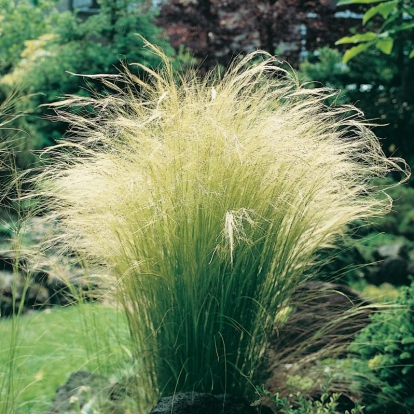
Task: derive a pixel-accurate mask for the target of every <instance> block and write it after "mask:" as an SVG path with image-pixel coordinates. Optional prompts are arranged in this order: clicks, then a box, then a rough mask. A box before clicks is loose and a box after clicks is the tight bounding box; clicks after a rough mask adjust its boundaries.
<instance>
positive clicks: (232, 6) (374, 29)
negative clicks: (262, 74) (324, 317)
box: [0, 0, 414, 413]
mask: <svg viewBox="0 0 414 414" xmlns="http://www.w3.org/2000/svg"><path fill="white" fill-rule="evenodd" d="M137 34H139V35H140V36H142V37H143V38H145V39H147V40H148V41H149V42H151V43H153V44H155V45H158V46H160V47H161V48H162V49H163V50H164V52H165V53H166V54H167V55H168V56H169V57H171V58H172V59H173V60H174V62H175V64H176V66H177V67H181V68H185V67H188V66H193V67H196V68H198V69H199V72H200V76H203V75H204V74H205V73H207V72H208V71H209V70H210V69H212V68H213V67H214V66H216V65H217V64H218V65H221V66H222V67H223V68H224V69H225V68H226V67H228V66H229V65H230V64H231V63H232V62H233V61H234V60H235V59H238V57H239V56H240V55H245V54H247V53H249V52H251V51H253V50H256V49H262V50H265V51H267V52H269V53H271V54H276V55H277V56H278V57H279V58H280V60H281V61H285V62H287V63H288V64H289V65H290V67H292V68H294V69H295V70H297V71H298V77H299V79H300V80H301V81H303V82H309V87H312V86H313V85H318V86H320V85H325V86H328V87H331V88H334V89H337V90H340V94H339V96H338V97H337V98H335V102H330V103H332V104H336V103H337V104H353V105H355V106H356V107H357V108H359V109H360V110H361V111H362V112H363V113H364V114H365V117H366V118H367V119H368V120H372V122H373V124H374V125H373V129H374V132H375V133H376V135H377V136H379V137H380V139H381V142H382V146H383V150H384V152H385V153H386V154H387V155H390V156H391V155H392V156H401V157H403V158H404V159H405V160H406V161H407V163H408V164H409V165H410V166H411V167H413V166H414V57H413V56H414V54H413V47H414V2H413V0H368V1H364V0H360V1H358V0H342V1H341V2H339V3H338V2H336V1H335V0H245V1H240V0H226V1H222V0H152V1H151V0H0V103H2V106H0V125H1V126H2V129H0V140H1V144H2V145H6V144H7V146H3V148H2V149H6V151H5V152H4V154H5V155H4V160H3V161H4V162H3V164H0V169H1V171H0V188H1V189H2V193H3V194H6V195H7V196H6V197H4V199H3V200H2V201H3V204H4V205H5V207H7V209H8V214H10V212H11V211H12V210H13V209H14V210H16V206H15V205H14V202H13V200H14V198H15V196H16V191H17V190H16V187H15V186H14V185H13V173H11V172H10V170H8V169H7V168H4V166H10V165H12V166H14V167H16V168H17V170H18V171H20V172H25V171H29V169H30V168H33V167H38V166H39V159H38V158H37V157H35V156H34V155H33V153H34V152H36V151H38V150H41V149H44V148H46V147H48V146H49V145H51V144H53V143H56V142H59V139H60V138H62V137H63V136H64V134H65V132H67V125H64V124H62V123H60V122H53V111H51V110H50V108H49V107H48V104H50V103H52V102H54V101H56V100H60V99H62V97H64V96H65V95H67V94H77V95H82V96H88V95H89V94H90V93H91V92H90V91H91V90H93V91H95V92H98V93H102V94H105V93H109V92H110V91H106V90H105V86H104V85H103V84H102V83H98V82H95V81H94V79H93V77H85V76H76V75H75V74H81V75H94V74H102V73H106V74H113V75H115V74H117V73H118V72H119V71H120V70H122V67H123V66H124V65H127V66H128V67H129V68H130V70H131V71H132V72H133V73H134V74H136V75H137V76H138V77H140V76H144V74H143V73H142V72H140V69H139V67H138V66H134V65H132V64H133V63H140V64H143V65H147V66H150V67H153V68H156V67H157V66H158V65H159V63H160V62H159V58H158V57H157V56H156V55H154V54H153V53H151V52H150V51H149V50H148V49H146V48H144V47H143V40H142V38H141V37H140V36H137ZM285 66H287V65H285ZM10 96H15V97H16V99H14V101H13V103H12V104H10V105H9V104H8V103H9V97H10ZM51 119H52V122H51ZM398 179H399V177H389V181H387V182H386V183H383V182H382V183H378V185H381V186H385V187H386V186H390V187H392V186H393V184H394V182H395V180H398ZM10 183H12V184H10ZM10 188H14V190H13V191H11V190H10V191H9V189H10ZM389 192H390V195H391V196H392V198H393V199H394V200H395V203H394V208H393V211H392V212H391V213H390V214H389V215H388V216H386V217H384V218H381V219H378V220H374V221H373V222H372V226H371V227H367V226H364V227H362V228H361V227H359V223H355V226H354V228H353V229H352V230H353V231H352V239H351V238H344V240H343V243H342V245H341V246H339V248H338V250H337V254H336V256H335V257H334V259H333V260H331V261H330V263H328V264H327V265H326V266H324V267H323V268H322V269H321V270H320V279H322V280H325V281H332V280H335V281H339V282H340V283H344V284H348V285H350V286H351V287H353V288H354V289H357V290H359V291H361V292H362V293H363V294H365V295H366V296H368V297H369V298H370V299H371V300H373V301H382V300H384V297H385V298H388V299H394V298H395V297H397V296H398V294H399V291H400V290H401V291H402V293H401V296H399V297H400V299H398V300H399V303H401V304H404V306H405V308H404V311H400V312H399V311H398V309H396V310H395V311H394V312H395V315H394V316H393V317H394V319H395V320H399V319H400V323H399V324H394V325H393V327H394V328H384V326H385V324H384V318H388V316H387V317H386V316H384V317H381V316H380V317H377V318H376V319H375V320H374V321H373V322H374V325H372V326H371V327H370V328H369V329H368V330H366V331H365V332H363V333H362V334H361V336H360V338H359V340H360V342H361V343H365V344H367V343H371V345H365V346H358V345H354V348H353V352H354V353H355V355H357V356H358V358H359V361H365V362H364V363H363V364H362V362H359V365H358V367H359V368H358V369H362V368H361V367H363V370H365V371H364V372H363V374H364V375H365V374H366V375H365V378H370V379H369V381H371V383H372V384H373V385H372V387H373V388H375V387H376V388H375V390H374V391H372V389H371V392H373V393H374V395H375V396H378V395H379V396H381V397H382V396H385V394H387V393H388V394H387V395H392V394H393V393H394V392H397V393H398V394H399V395H401V396H402V397H401V398H405V399H406V401H407V404H408V405H409V407H408V408H407V406H404V407H403V408H401V406H398V407H396V406H392V405H391V406H390V407H387V408H384V405H382V406H381V407H382V408H381V409H382V410H383V411H381V412H384V413H387V412H393V413H395V412H397V411H398V410H400V411H398V412H401V413H404V412H411V411H409V410H414V403H413V398H414V387H413V385H412V382H411V383H410V381H409V380H405V379H404V382H403V383H401V382H399V383H398V384H397V385H396V383H397V382H398V381H396V378H397V377H399V378H408V376H409V375H412V370H411V371H410V370H409V369H406V370H405V371H401V370H400V369H399V368H398V369H397V368H395V369H394V370H389V369H385V368H384V367H385V366H387V365H390V364H393V365H394V366H397V365H398V364H397V362H396V358H397V359H398V358H400V359H401V358H402V359H403V360H404V361H405V362H404V363H405V364H406V365H409V364H411V365H412V363H413V358H414V345H413V343H414V341H413V339H412V338H413V337H414V323H413V320H414V319H413V317H412V315H413V313H412V312H413V309H412V307H413V299H412V297H413V288H411V289H408V288H405V287H404V286H409V285H410V284H411V282H412V280H413V279H412V276H413V275H414V188H413V185H412V182H410V183H408V184H406V185H404V186H400V187H395V188H391V190H390V191H389ZM10 208H12V210H10ZM19 208H21V206H20V207H19ZM11 214H12V215H13V213H11ZM2 215H3V216H4V217H6V214H5V213H2ZM7 217H8V216H7ZM8 223H9V220H8V219H6V218H5V219H4V221H3V223H2V224H1V226H0V233H1V236H2V237H3V239H4V240H6V239H7V238H10V237H11V236H12V233H13V229H12V226H11V225H9V224H8ZM2 260H3V259H2ZM370 263H374V264H373V265H370V266H368V264H370ZM407 306H408V307H409V308H410V309H411V310H410V312H411V313H410V312H407ZM398 312H399V313H398ZM407 318H408V319H407ZM410 318H411V319H410ZM397 325H398V326H397ZM401 329H403V330H404V329H405V331H404V332H403V334H404V335H403V337H401V332H402V331H401ZM374 336H375V338H374V339H375V342H373V341H374V339H373V337H374ZM390 338H391V339H390ZM404 338H408V339H404ZM410 338H411V339H410ZM381 341H388V342H390V341H393V343H400V345H401V346H400V347H398V346H397V348H395V347H394V348H392V347H391V348H390V347H389V348H386V349H385V350H383V352H382V354H381V355H383V357H381V358H382V359H381V358H380V357H376V355H377V353H378V352H379V351H378V349H379V348H378V346H377V345H375V344H377V343H379V342H381ZM372 344H374V345H372ZM401 355H403V356H402V357H401ZM390 361H391V362H390ZM407 361H408V362H407ZM401 369H402V368H401ZM375 379H376V380H377V381H378V382H375ZM384 398H385V397H384ZM364 403H365V404H366V405H367V406H368V411H369V412H379V411H378V401H377V399H376V398H371V399H367V400H366V401H364ZM376 410H377V411H376ZM405 410H408V411H405Z"/></svg>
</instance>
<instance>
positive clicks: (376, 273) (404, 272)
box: [366, 243, 413, 286]
mask: <svg viewBox="0 0 414 414" xmlns="http://www.w3.org/2000/svg"><path fill="white" fill-rule="evenodd" d="M374 258H375V259H376V260H378V263H377V265H376V266H375V267H374V268H373V270H372V271H371V272H369V274H368V275H367V276H366V278H367V280H368V282H369V283H371V284H374V285H377V286H379V285H381V284H383V283H390V284H392V285H394V286H401V285H406V286H408V285H409V284H410V278H409V275H410V273H411V272H412V269H413V264H412V263H411V262H410V260H409V255H408V249H407V247H406V246H404V245H403V244H399V243H398V244H397V243H396V244H391V245H384V246H380V247H378V248H377V249H376V250H375V252H374Z"/></svg>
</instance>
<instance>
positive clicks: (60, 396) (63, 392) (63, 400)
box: [47, 371, 106, 414]
mask: <svg viewBox="0 0 414 414" xmlns="http://www.w3.org/2000/svg"><path fill="white" fill-rule="evenodd" d="M105 385H106V382H105V379H104V378H103V377H100V376H99V375H97V374H92V373H90V372H88V371H76V372H74V373H72V374H71V375H70V377H69V379H68V380H67V382H66V383H65V384H64V385H62V386H60V387H59V388H58V389H57V392H56V395H55V398H54V399H53V402H52V405H51V407H50V408H49V410H48V411H47V414H57V413H61V414H63V413H64V414H78V413H79V412H81V409H82V412H85V413H86V412H92V411H89V410H87V409H88V408H89V409H92V407H93V405H94V402H95V401H96V400H97V395H98V394H99V393H100V392H101V390H102V389H103V388H104V387H105Z"/></svg>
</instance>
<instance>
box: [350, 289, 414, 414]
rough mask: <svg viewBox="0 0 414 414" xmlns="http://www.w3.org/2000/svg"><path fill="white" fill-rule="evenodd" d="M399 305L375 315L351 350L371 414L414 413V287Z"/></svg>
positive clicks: (403, 295)
mask: <svg viewBox="0 0 414 414" xmlns="http://www.w3.org/2000/svg"><path fill="white" fill-rule="evenodd" d="M396 303H397V305H398V307H395V308H393V309H391V310H386V311H383V312H381V313H377V314H374V315H373V316H372V321H371V323H370V324H369V325H368V326H367V327H366V328H364V329H363V330H362V331H361V333H360V334H359V335H358V336H357V337H356V339H355V342H354V343H353V344H352V345H351V347H350V350H351V351H352V352H354V353H355V354H356V355H357V357H358V358H359V360H357V361H356V362H355V370H356V371H357V372H360V373H361V376H360V377H359V380H360V381H361V387H362V390H363V391H365V397H364V404H365V405H366V411H367V413H392V414H406V413H410V412H414V382H413V378H414V284H412V285H411V287H409V288H408V287H407V288H404V289H403V291H402V293H401V295H400V296H399V297H398V299H397V301H396ZM363 379H364V380H363Z"/></svg>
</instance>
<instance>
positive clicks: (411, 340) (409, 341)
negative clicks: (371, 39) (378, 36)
mask: <svg viewBox="0 0 414 414" xmlns="http://www.w3.org/2000/svg"><path fill="white" fill-rule="evenodd" d="M411 53H412V52H411ZM401 343H402V344H403V345H406V344H414V336H412V337H411V338H404V339H402V340H401Z"/></svg>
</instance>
